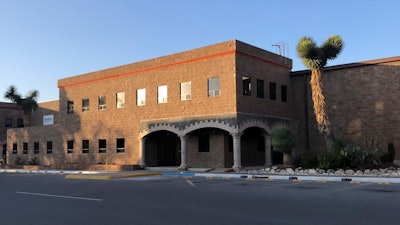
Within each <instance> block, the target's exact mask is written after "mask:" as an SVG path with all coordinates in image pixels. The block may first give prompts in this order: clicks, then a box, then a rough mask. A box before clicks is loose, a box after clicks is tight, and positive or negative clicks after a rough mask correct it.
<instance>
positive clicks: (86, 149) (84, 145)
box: [82, 140, 89, 153]
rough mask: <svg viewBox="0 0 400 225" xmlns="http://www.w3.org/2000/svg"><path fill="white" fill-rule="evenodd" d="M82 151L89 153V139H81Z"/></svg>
mask: <svg viewBox="0 0 400 225" xmlns="http://www.w3.org/2000/svg"><path fill="white" fill-rule="evenodd" d="M82 153H89V140H82Z"/></svg>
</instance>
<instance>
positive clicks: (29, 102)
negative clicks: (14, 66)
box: [4, 85, 39, 127]
mask: <svg viewBox="0 0 400 225" xmlns="http://www.w3.org/2000/svg"><path fill="white" fill-rule="evenodd" d="M38 96H39V91H37V90H32V91H30V92H29V93H28V94H27V95H26V96H25V98H22V97H21V95H20V94H19V93H17V88H16V87H15V86H14V85H11V86H10V87H9V88H8V90H7V91H6V93H4V98H7V99H10V100H11V101H12V102H14V103H16V104H17V105H18V106H20V107H21V108H22V111H23V113H24V116H23V120H24V127H29V126H30V125H31V117H32V112H33V111H34V110H36V109H37V108H38V104H37V102H36V99H37V98H38Z"/></svg>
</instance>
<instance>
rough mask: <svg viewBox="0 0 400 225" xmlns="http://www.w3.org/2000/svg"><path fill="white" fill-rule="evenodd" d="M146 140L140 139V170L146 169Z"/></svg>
mask: <svg viewBox="0 0 400 225" xmlns="http://www.w3.org/2000/svg"><path fill="white" fill-rule="evenodd" d="M146 139H147V137H142V139H140V151H141V156H140V167H141V168H145V167H146Z"/></svg>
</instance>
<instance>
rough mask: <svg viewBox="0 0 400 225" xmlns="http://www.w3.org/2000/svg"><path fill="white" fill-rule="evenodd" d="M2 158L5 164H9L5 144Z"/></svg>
mask: <svg viewBox="0 0 400 225" xmlns="http://www.w3.org/2000/svg"><path fill="white" fill-rule="evenodd" d="M2 158H3V163H4V164H7V162H6V160H7V144H3V154H2Z"/></svg>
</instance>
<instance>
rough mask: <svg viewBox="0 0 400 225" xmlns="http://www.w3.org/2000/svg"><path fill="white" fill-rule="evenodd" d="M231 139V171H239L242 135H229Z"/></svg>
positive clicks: (240, 166)
mask: <svg viewBox="0 0 400 225" xmlns="http://www.w3.org/2000/svg"><path fill="white" fill-rule="evenodd" d="M231 135H232V139H233V167H232V168H233V169H234V170H239V169H241V168H242V155H241V154H242V152H241V149H240V137H241V136H242V133H231Z"/></svg>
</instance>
